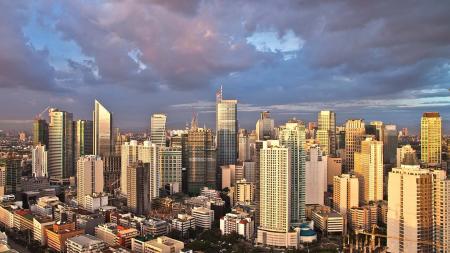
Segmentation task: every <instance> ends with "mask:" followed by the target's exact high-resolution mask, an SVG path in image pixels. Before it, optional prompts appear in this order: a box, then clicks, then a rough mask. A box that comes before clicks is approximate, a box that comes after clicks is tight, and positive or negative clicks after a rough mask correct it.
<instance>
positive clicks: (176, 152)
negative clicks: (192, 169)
mask: <svg viewBox="0 0 450 253" xmlns="http://www.w3.org/2000/svg"><path fill="white" fill-rule="evenodd" d="M181 163H182V156H181V148H174V147H161V148H160V150H159V167H160V168H159V174H160V175H161V187H164V186H166V185H170V186H171V189H173V192H172V193H176V192H180V191H181V183H182V182H181V181H182V180H181V167H182V165H181Z"/></svg>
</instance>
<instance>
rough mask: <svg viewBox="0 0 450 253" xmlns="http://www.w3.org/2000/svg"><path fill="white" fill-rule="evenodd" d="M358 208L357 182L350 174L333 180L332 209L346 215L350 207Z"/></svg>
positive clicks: (335, 177)
mask: <svg viewBox="0 0 450 253" xmlns="http://www.w3.org/2000/svg"><path fill="white" fill-rule="evenodd" d="M358 206H359V181H358V178H357V177H356V176H354V175H351V174H342V175H340V176H334V178H333V208H334V210H336V211H338V212H339V213H341V214H342V215H346V214H347V212H349V211H350V208H352V207H358Z"/></svg>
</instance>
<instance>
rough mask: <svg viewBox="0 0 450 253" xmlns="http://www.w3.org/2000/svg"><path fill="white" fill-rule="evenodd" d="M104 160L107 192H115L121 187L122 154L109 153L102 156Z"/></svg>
mask: <svg viewBox="0 0 450 253" xmlns="http://www.w3.org/2000/svg"><path fill="white" fill-rule="evenodd" d="M102 160H103V167H104V170H103V178H104V182H105V184H104V185H105V190H104V191H105V192H108V193H115V190H118V189H120V172H121V166H122V163H121V156H120V155H107V156H104V157H102Z"/></svg>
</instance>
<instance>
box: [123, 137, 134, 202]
mask: <svg viewBox="0 0 450 253" xmlns="http://www.w3.org/2000/svg"><path fill="white" fill-rule="evenodd" d="M137 145H138V144H137V141H135V140H132V141H130V142H125V143H124V144H122V148H121V153H122V154H121V159H120V160H121V166H120V193H122V194H123V195H125V196H126V195H128V193H127V190H128V187H127V180H128V167H129V166H130V164H132V163H136V162H137V161H138V149H137Z"/></svg>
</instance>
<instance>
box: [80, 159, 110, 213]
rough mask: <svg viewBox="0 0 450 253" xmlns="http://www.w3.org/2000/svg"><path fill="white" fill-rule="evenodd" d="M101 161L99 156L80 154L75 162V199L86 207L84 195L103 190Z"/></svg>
mask: <svg viewBox="0 0 450 253" xmlns="http://www.w3.org/2000/svg"><path fill="white" fill-rule="evenodd" d="M103 184H104V178H103V161H102V159H101V158H100V157H99V156H95V155H86V156H81V157H80V158H79V159H78V162H77V201H78V205H81V206H83V207H86V203H85V196H86V195H91V194H92V193H101V192H103V187H104V185H103Z"/></svg>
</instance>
